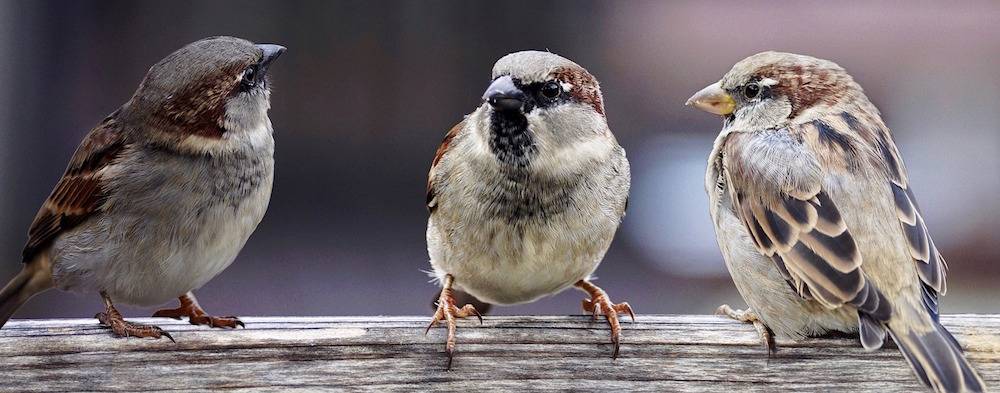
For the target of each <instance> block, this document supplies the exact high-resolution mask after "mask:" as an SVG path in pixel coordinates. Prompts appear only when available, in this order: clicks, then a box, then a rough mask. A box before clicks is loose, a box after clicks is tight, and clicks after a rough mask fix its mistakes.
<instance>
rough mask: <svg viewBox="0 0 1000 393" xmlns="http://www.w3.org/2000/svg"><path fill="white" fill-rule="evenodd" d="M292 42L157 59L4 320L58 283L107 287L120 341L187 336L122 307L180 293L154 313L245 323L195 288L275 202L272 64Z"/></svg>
mask: <svg viewBox="0 0 1000 393" xmlns="http://www.w3.org/2000/svg"><path fill="white" fill-rule="evenodd" d="M284 51H285V48H284V47H282V46H278V45H270V44H260V45H254V44H253V43H251V42H249V41H246V40H243V39H240V38H233V37H213V38H207V39H203V40H200V41H197V42H194V43H191V44H189V45H187V46H185V47H183V48H181V49H179V50H177V51H176V52H174V53H172V54H170V55H169V56H167V57H166V58H164V59H163V60H161V61H160V62H158V63H156V64H155V65H153V66H152V67H151V68H150V69H149V71H148V73H147V74H146V76H145V78H143V80H142V82H141V83H140V85H139V88H138V89H137V90H136V91H135V93H134V94H133V95H132V97H131V99H129V100H128V102H126V103H125V104H124V105H122V106H121V107H120V108H118V109H117V110H116V111H114V113H112V114H111V115H109V116H108V117H107V118H105V119H104V121H102V122H101V123H100V124H99V125H97V127H95V128H94V129H92V130H91V131H90V133H89V134H87V136H86V137H84V139H83V141H82V142H81V143H80V145H79V147H78V148H77V150H76V153H75V154H73V157H72V158H71V159H70V162H69V166H68V167H67V169H66V172H65V174H64V175H63V176H62V178H61V179H60V180H59V182H58V183H56V186H55V189H54V190H53V191H52V193H51V195H49V197H48V199H47V200H46V201H45V203H44V204H43V205H42V207H41V209H40V210H39V211H38V215H37V216H36V217H35V220H34V221H33V222H32V224H31V227H30V229H29V230H28V243H27V245H26V246H25V247H24V252H23V262H24V266H23V269H22V270H21V272H20V273H19V274H18V275H17V276H16V277H14V278H13V279H12V280H11V281H10V283H8V284H7V286H6V287H5V288H4V289H3V290H2V291H0V326H3V324H4V323H6V322H7V320H8V319H9V318H10V317H11V315H12V314H13V313H14V312H15V311H16V310H17V309H18V307H20V306H21V305H22V304H24V302H26V301H27V300H28V299H29V298H31V297H32V296H33V295H35V294H37V293H39V292H42V291H45V290H47V289H50V288H53V287H55V288H59V289H62V290H67V291H74V292H85V293H99V294H100V295H101V298H102V299H103V301H104V305H105V310H104V312H102V313H99V314H97V316H96V318H97V319H98V320H99V321H100V323H101V324H102V325H104V326H106V327H109V328H110V329H111V331H112V332H113V333H114V335H116V336H118V337H129V336H135V337H152V338H160V337H167V338H169V339H171V340H173V338H172V337H171V336H170V334H169V333H167V332H165V331H163V330H162V329H160V328H159V327H156V326H152V325H142V324H138V323H132V322H128V321H125V320H124V319H123V318H122V315H121V313H119V312H118V310H116V309H115V306H114V303H115V302H123V303H128V304H134V305H140V306H152V305H157V304H162V303H164V302H166V301H169V300H170V299H173V298H178V299H179V300H180V307H179V308H177V309H172V310H161V311H158V312H156V313H155V314H154V315H153V316H156V317H173V318H177V319H180V317H182V316H186V317H188V318H189V321H190V322H191V323H192V324H197V325H208V326H211V327H227V328H235V327H236V326H243V323H242V322H241V321H240V320H239V319H238V318H236V317H214V316H210V315H208V314H206V313H205V311H204V310H203V309H202V308H201V307H200V306H199V305H198V301H197V299H196V298H195V296H194V294H193V293H192V291H193V290H195V289H198V288H200V287H201V286H202V285H204V284H205V283H206V282H208V281H209V280H211V279H212V278H213V277H215V276H216V275H217V274H219V273H220V272H222V271H223V270H224V269H225V268H226V267H227V266H229V264H230V263H232V262H233V260H234V259H235V258H236V255H237V254H238V253H239V252H240V249H242V248H243V245H244V244H245V243H246V241H247V239H248V238H249V237H250V234H251V233H253V231H254V229H255V228H256V227H257V224H258V223H259V222H260V220H261V218H263V216H264V212H265V211H266V210H267V204H268V201H269V200H270V196H271V184H272V179H273V173H274V158H273V155H274V140H273V138H272V128H271V121H270V119H269V118H268V115H267V111H268V109H269V108H270V90H269V83H268V80H267V71H268V67H269V66H270V65H271V62H272V61H274V60H275V59H276V58H277V57H278V56H280V55H281V53H282V52H284Z"/></svg>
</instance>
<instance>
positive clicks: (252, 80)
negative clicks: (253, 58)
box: [243, 66, 257, 86]
mask: <svg viewBox="0 0 1000 393" xmlns="http://www.w3.org/2000/svg"><path fill="white" fill-rule="evenodd" d="M256 78H257V69H256V67H254V66H250V67H247V69H245V70H243V84H244V85H246V86H253V85H254V84H256V83H257V79H256Z"/></svg>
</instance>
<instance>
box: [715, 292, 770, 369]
mask: <svg viewBox="0 0 1000 393" xmlns="http://www.w3.org/2000/svg"><path fill="white" fill-rule="evenodd" d="M715 314H716V315H722V316H726V317H729V318H732V319H735V320H737V321H740V322H743V323H752V324H753V327H754V329H756V330H757V334H758V335H759V336H760V341H761V344H763V345H764V349H765V350H766V351H767V356H768V357H770V356H771V355H773V354H774V353H775V352H777V350H778V346H777V343H776V342H775V340H774V332H773V331H771V328H769V327H767V325H765V324H764V321H762V320H761V319H760V316H759V315H757V313H756V312H754V311H753V310H750V309H746V310H737V309H734V308H732V307H730V306H729V305H728V304H723V305H721V306H719V308H718V309H716V310H715Z"/></svg>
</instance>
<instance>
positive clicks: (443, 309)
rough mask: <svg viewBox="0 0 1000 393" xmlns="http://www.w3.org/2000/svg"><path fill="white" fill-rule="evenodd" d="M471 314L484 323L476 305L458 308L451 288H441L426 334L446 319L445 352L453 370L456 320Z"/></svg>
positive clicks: (448, 368) (449, 368)
mask: <svg viewBox="0 0 1000 393" xmlns="http://www.w3.org/2000/svg"><path fill="white" fill-rule="evenodd" d="M471 316H476V318H478V319H479V324H480V325H482V324H483V315H482V314H480V313H479V311H478V310H476V307H475V306H473V305H471V304H466V305H464V306H462V308H458V306H456V305H455V298H454V296H452V294H451V289H450V288H445V289H442V290H441V295H440V296H439V297H438V301H437V310H436V311H435V312H434V316H433V317H431V323H430V324H429V325H427V329H426V330H424V334H427V333H428V332H430V330H431V328H432V327H434V326H437V324H438V322H439V321H445V323H446V324H447V327H448V338H447V340H446V341H445V353H446V354H447V355H448V366H447V368H446V369H447V370H451V364H452V361H453V360H454V358H455V331H456V329H457V326H456V323H455V320H456V319H457V318H467V317H471Z"/></svg>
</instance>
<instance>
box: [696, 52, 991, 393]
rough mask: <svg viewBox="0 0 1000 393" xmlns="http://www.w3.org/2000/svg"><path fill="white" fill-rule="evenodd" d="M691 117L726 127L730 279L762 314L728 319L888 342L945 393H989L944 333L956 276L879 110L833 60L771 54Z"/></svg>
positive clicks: (722, 189) (714, 166)
mask: <svg viewBox="0 0 1000 393" xmlns="http://www.w3.org/2000/svg"><path fill="white" fill-rule="evenodd" d="M688 104H690V105H694V106H695V107H697V108H700V109H703V110H705V111H708V112H711V113H714V114H717V115H721V116H724V118H725V120H724V125H723V128H722V132H721V133H720V134H719V136H718V138H717V139H716V140H715V145H714V147H713V150H712V154H711V156H709V161H708V172H707V174H706V178H705V187H706V190H707V191H708V194H709V197H710V200H711V214H712V219H713V221H714V223H715V230H716V234H717V237H718V241H719V246H720V248H721V249H722V253H723V255H724V256H725V260H726V266H727V267H728V268H729V272H730V274H731V275H732V277H733V281H734V282H735V283H736V287H737V289H738V290H739V292H740V294H741V295H742V296H743V298H744V299H745V300H746V302H747V304H748V305H749V306H750V309H749V310H745V311H737V310H733V309H731V308H730V307H728V306H725V305H724V306H722V307H720V311H721V312H723V313H725V314H727V315H729V316H731V317H733V318H736V319H739V320H742V321H745V322H754V324H755V325H756V326H757V327H758V329H759V331H761V332H762V336H763V338H764V339H765V341H766V344H767V345H768V346H769V347H770V348H773V336H772V334H771V333H772V332H774V333H777V334H779V335H782V336H787V337H790V338H796V339H797V338H802V337H807V336H816V335H822V334H824V333H826V332H832V331H841V332H848V333H851V332H859V333H860V339H861V343H862V345H863V346H864V348H865V349H867V350H876V349H878V348H880V347H881V346H882V344H883V342H884V341H885V338H886V333H888V335H889V336H891V337H892V339H893V341H895V342H896V344H897V345H898V346H899V348H900V350H901V352H902V353H903V356H904V357H905V359H906V361H907V362H908V363H909V364H910V366H911V367H912V368H913V371H914V372H915V373H916V374H917V376H918V377H919V378H920V380H921V381H922V382H923V383H924V384H925V385H927V386H930V387H932V388H933V389H934V390H935V391H939V392H957V391H976V392H981V391H983V390H985V387H984V386H983V380H982V379H981V378H980V377H979V375H978V374H977V373H976V371H975V370H974V369H973V368H972V365H970V364H969V362H968V360H967V359H966V358H965V356H964V355H963V354H962V349H961V347H960V346H959V344H958V342H957V341H956V340H955V338H954V337H952V335H951V334H950V333H949V332H948V331H947V330H945V328H944V327H943V326H941V324H939V323H938V296H940V295H944V293H945V288H946V287H945V271H946V270H947V267H946V265H945V261H944V259H943V258H942V257H941V254H940V253H938V250H937V248H936V247H935V246H934V242H933V241H932V240H931V238H930V235H929V233H928V231H927V227H926V225H925V223H924V219H923V217H922V214H921V211H920V208H919V207H918V206H917V203H916V199H915V197H914V193H913V191H912V188H911V187H910V183H909V181H908V178H907V175H906V169H905V168H904V166H903V161H902V160H901V158H900V154H899V151H898V149H897V148H896V145H895V143H893V140H892V135H891V134H890V133H889V129H888V128H887V127H886V126H885V124H884V123H883V122H882V119H881V117H880V115H879V111H878V109H876V108H875V106H874V105H872V103H871V102H870V101H869V100H868V97H866V96H865V94H864V92H863V91H862V89H861V87H860V86H859V85H858V84H857V83H855V82H854V80H853V79H852V78H851V76H850V75H848V74H847V73H846V72H845V71H844V69H843V68H841V67H840V66H838V65H837V64H834V63H832V62H830V61H826V60H820V59H816V58H813V57H808V56H802V55H795V54H789V53H777V52H764V53H760V54H757V55H754V56H751V57H749V58H746V59H744V60H743V61H740V62H739V63H737V64H736V65H735V66H733V69H732V70H731V71H729V73H727V74H726V75H725V76H723V77H722V80H720V81H719V82H717V83H715V84H712V85H711V86H708V87H706V88H705V89H703V90H702V91H700V92H698V93H697V94H695V95H694V97H691V99H690V100H689V101H688Z"/></svg>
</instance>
